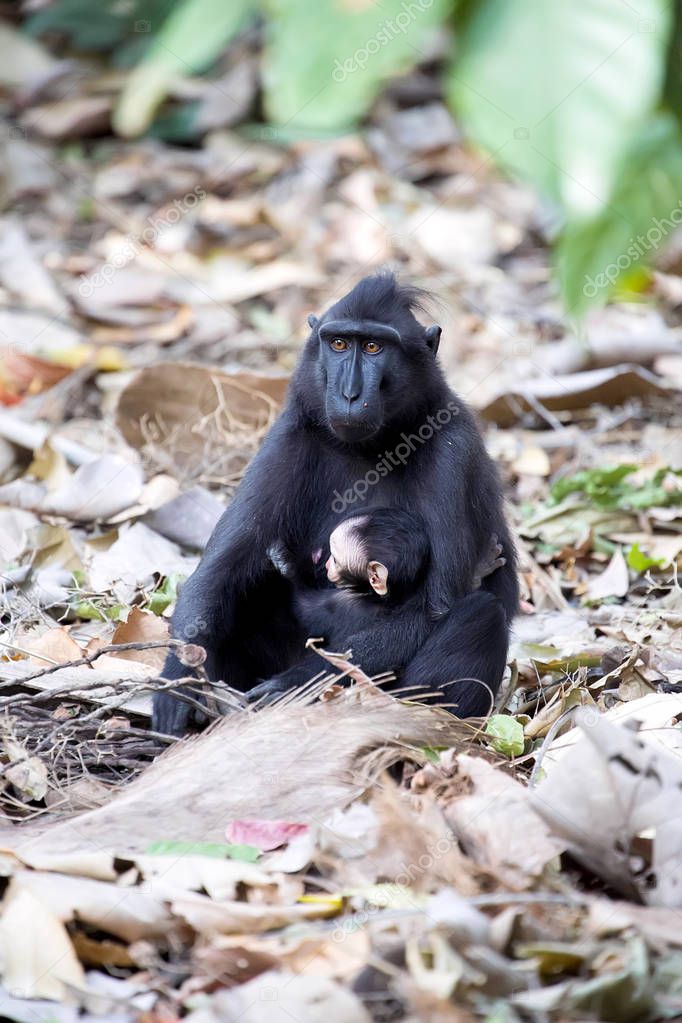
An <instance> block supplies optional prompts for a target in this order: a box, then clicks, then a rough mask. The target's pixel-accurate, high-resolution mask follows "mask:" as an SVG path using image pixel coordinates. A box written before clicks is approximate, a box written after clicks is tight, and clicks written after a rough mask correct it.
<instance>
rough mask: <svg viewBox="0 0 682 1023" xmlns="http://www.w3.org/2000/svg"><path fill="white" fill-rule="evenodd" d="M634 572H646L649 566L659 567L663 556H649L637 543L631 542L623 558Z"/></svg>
mask: <svg viewBox="0 0 682 1023" xmlns="http://www.w3.org/2000/svg"><path fill="white" fill-rule="evenodd" d="M625 560H626V561H627V563H628V565H629V566H630V568H633V569H634V570H635V572H646V571H647V569H649V568H660V567H661V566H662V565H663V563H664V561H665V558H650V557H649V555H648V554H645V553H644V551H643V550H640V546H639V544H638V543H633V545H632V547H631V548H630V550H629V551H628V553H627V557H626V559H625Z"/></svg>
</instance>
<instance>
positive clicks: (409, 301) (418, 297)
mask: <svg viewBox="0 0 682 1023" xmlns="http://www.w3.org/2000/svg"><path fill="white" fill-rule="evenodd" d="M430 301H432V297H431V295H430V294H429V292H428V291H426V290H425V289H423V288H417V287H416V286H415V285H412V284H401V283H400V282H399V281H398V279H397V277H396V276H395V274H393V273H391V272H390V271H384V272H383V273H378V274H373V275H372V276H371V277H364V278H363V279H362V280H361V281H360V282H359V283H358V284H356V285H355V287H354V288H353V290H352V291H349V292H348V294H347V295H346V296H345V297H344V298H342V299H341V300H340V301H339V302H337V303H336V304H335V305H333V306H331V308H330V309H328V310H327V312H326V313H325V314H324V316H323V317H322V319H321V320H320V323H325V322H327V321H329V320H339V319H344V318H346V319H349V320H366V319H367V320H376V321H377V322H379V323H391V324H393V326H395V327H396V329H397V330H398V332H399V334H400V336H401V338H402V340H403V341H404V342H408V343H409V342H410V341H421V340H422V339H423V337H424V329H425V328H424V327H423V326H422V324H421V323H420V322H419V320H418V319H417V318H416V316H415V315H414V314H415V313H422V314H426V313H427V305H428V303H429V302H430Z"/></svg>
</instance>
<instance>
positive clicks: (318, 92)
mask: <svg viewBox="0 0 682 1023" xmlns="http://www.w3.org/2000/svg"><path fill="white" fill-rule="evenodd" d="M449 7H450V4H449V0H382V2H381V3H374V2H371V0H364V2H363V0H360V2H358V0H265V9H266V14H267V26H266V31H267V49H266V54H265V61H264V79H265V104H266V112H267V114H268V117H269V119H270V120H271V121H273V122H274V123H276V124H287V125H289V126H292V127H295V128H300V129H302V130H308V131H311V130H312V131H324V130H330V129H332V130H338V129H344V128H348V127H350V126H352V125H353V124H355V123H356V122H357V121H358V119H359V118H360V117H361V116H362V115H363V114H364V113H365V111H366V110H367V108H368V106H369V105H370V103H371V102H372V100H373V99H374V97H375V95H376V94H377V92H378V91H379V89H380V87H381V84H382V83H383V81H384V80H385V79H386V78H388V77H389V76H391V75H394V74H396V73H397V72H399V71H402V70H405V69H407V68H409V67H411V66H413V65H414V64H416V63H417V61H419V60H420V57H421V51H420V48H421V47H422V44H423V40H424V35H425V33H426V32H427V30H428V29H430V28H432V27H433V26H434V25H437V24H439V23H440V22H441V21H442V20H443V18H444V16H445V13H446V12H447V11H448V10H449Z"/></svg>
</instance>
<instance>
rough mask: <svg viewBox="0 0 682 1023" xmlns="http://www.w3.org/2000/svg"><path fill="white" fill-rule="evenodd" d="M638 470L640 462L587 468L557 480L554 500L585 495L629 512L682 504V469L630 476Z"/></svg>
mask: <svg viewBox="0 0 682 1023" xmlns="http://www.w3.org/2000/svg"><path fill="white" fill-rule="evenodd" d="M638 469H639V466H637V465H617V466H615V467H614V468H611V469H584V470H583V471H582V472H578V473H576V474H575V475H574V476H564V477H563V478H562V479H559V480H557V481H556V483H553V484H552V486H551V488H550V495H551V499H552V501H553V502H555V503H559V502H560V501H563V499H564V498H565V497H568V495H569V494H581V495H583V496H584V497H586V498H587V499H588V501H589V502H590V504H593V505H595V506H597V507H598V508H621V509H623V510H625V511H630V510H632V509H644V508H655V507H658V508H665V507H668V506H675V505H680V504H682V469H671V468H668V467H664V468H661V469H657V470H656V472H655V473H654V474H653V476H651V477H649V478H648V479H645V480H635V481H632V480H630V479H628V477H629V476H632V474H633V473H635V472H637V471H638Z"/></svg>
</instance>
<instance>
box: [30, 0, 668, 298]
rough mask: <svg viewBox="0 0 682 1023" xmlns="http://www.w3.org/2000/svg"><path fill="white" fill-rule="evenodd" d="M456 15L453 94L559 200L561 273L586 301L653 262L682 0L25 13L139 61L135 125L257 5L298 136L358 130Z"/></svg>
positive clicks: (124, 105) (458, 106) (468, 126)
mask: <svg viewBox="0 0 682 1023" xmlns="http://www.w3.org/2000/svg"><path fill="white" fill-rule="evenodd" d="M448 19H450V20H452V22H453V23H454V26H455V30H456V47H455V53H454V56H453V59H452V61H451V62H450V63H449V66H448V67H447V69H446V71H445V83H444V84H445V90H446V95H447V97H448V100H449V102H450V105H451V107H452V108H453V111H454V112H455V114H456V116H457V118H458V120H459V121H460V123H461V124H462V126H463V128H464V130H465V131H466V133H467V134H468V137H469V138H470V139H471V140H472V141H473V142H474V143H476V144H477V145H479V146H480V147H482V148H483V149H484V150H486V151H487V152H488V153H489V154H490V157H491V159H493V160H494V161H495V162H497V163H499V164H500V165H501V166H503V167H504V168H505V169H506V170H507V171H509V172H511V173H512V174H515V175H518V176H520V177H522V178H524V179H525V180H527V181H529V182H530V183H531V184H533V185H535V186H536V187H537V188H538V190H539V191H540V192H541V194H543V195H545V196H547V197H548V198H549V199H550V200H551V201H553V203H554V204H555V206H556V207H557V209H558V211H559V213H560V214H561V216H562V218H563V223H564V228H563V231H562V233H561V235H560V237H559V239H558V241H557V246H556V257H557V272H558V277H559V281H560V284H561V288H562V292H563V296H564V299H565V303H566V308H567V310H568V312H569V313H570V314H573V315H575V316H578V317H579V316H581V315H582V314H583V313H584V312H585V311H586V310H587V308H588V307H589V306H590V305H593V304H597V303H603V302H605V301H606V300H607V299H608V298H609V296H610V295H612V294H613V292H614V288H615V287H616V284H617V281H618V279H619V277H620V276H621V275H623V274H624V273H625V274H628V273H631V272H632V269H633V267H635V268H636V267H638V266H640V265H641V266H642V267H644V266H646V265H647V264H648V263H650V262H651V259H652V256H653V253H654V252H655V251H656V249H657V248H659V247H660V246H661V245H663V244H664V243H665V239H666V238H667V236H668V235H669V234H670V233H671V232H672V229H673V228H674V226H675V225H676V223H677V220H676V219H672V218H671V214H674V217H675V218H676V216H677V214H678V213H679V214H680V215H682V206H680V205H679V202H680V195H681V194H682V125H681V118H682V0H676V2H675V3H674V4H672V5H671V4H669V3H667V2H665V0H640V2H639V3H638V4H637V8H636V9H635V8H633V7H632V5H629V4H614V3H613V0H574V2H573V3H571V4H566V3H564V2H563V0H547V2H546V3H544V4H538V3H537V0H517V2H516V3H514V4H511V3H509V2H508V0H459V2H456V0H385V2H383V3H382V4H381V5H378V4H374V3H363V2H351V0H314V2H313V0H230V2H229V3H225V2H224V0H133V2H130V3H128V4H121V3H120V2H118V0H106V2H102V3H98V4H96V5H91V4H86V2H85V0H54V2H53V3H51V4H50V5H48V6H47V7H46V8H44V9H43V10H41V11H40V12H39V13H37V14H36V15H34V16H33V17H32V18H31V19H30V20H29V23H28V28H29V30H30V31H31V32H33V33H36V34H39V33H44V32H45V31H47V30H52V31H54V30H58V31H59V32H60V33H62V34H64V35H66V36H67V37H68V38H69V39H70V41H71V43H72V44H73V45H74V46H75V47H77V48H81V49H90V50H95V51H100V52H105V51H108V50H109V51H112V52H113V55H114V61H115V62H116V63H117V64H118V65H131V64H134V65H136V66H135V70H134V72H133V74H132V75H131V77H130V79H129V81H128V83H127V85H126V87H125V88H124V90H123V94H122V96H121V99H120V102H119V105H118V109H117V111H116V115H115V119H114V124H115V128H116V130H117V131H118V132H119V133H120V134H122V135H136V134H140V133H141V132H143V131H144V130H146V129H147V128H149V126H150V124H151V123H152V121H153V118H154V114H155V111H156V109H157V108H158V106H159V104H160V103H161V101H162V99H163V98H164V96H165V94H166V92H167V90H168V88H169V85H170V84H171V82H172V81H173V79H174V78H175V77H177V76H178V75H186V74H196V73H199V72H202V71H205V70H207V69H209V68H210V67H211V65H212V64H213V63H214V62H215V60H216V59H217V58H218V57H219V56H220V54H221V53H222V51H223V50H224V49H225V48H226V46H227V45H228V44H229V43H230V42H231V40H232V39H233V38H234V37H235V36H236V35H237V34H238V33H239V31H240V30H241V29H242V28H243V27H244V26H245V25H247V24H250V23H253V22H254V21H258V20H260V21H262V22H263V23H264V34H265V48H264V57H263V63H262V80H263V92H264V112H265V116H266V118H267V119H269V120H270V121H271V122H272V123H273V124H275V125H278V126H282V127H283V128H285V129H286V136H287V137H289V138H290V137H293V136H295V135H296V134H297V133H298V134H310V133H313V134H320V135H322V134H328V133H329V132H339V131H344V130H347V129H349V128H352V127H353V126H354V125H355V124H357V122H358V121H359V120H360V119H361V118H362V116H363V115H364V114H365V113H366V112H367V110H368V108H369V107H370V105H371V103H372V101H373V99H374V98H375V96H376V95H377V94H378V92H379V91H380V89H381V87H382V85H383V84H384V83H385V81H386V80H387V79H388V78H390V77H392V76H395V75H396V74H399V73H401V72H403V71H406V70H408V69H409V68H410V67H411V66H413V65H415V64H418V63H419V62H420V61H422V60H423V52H424V51H423V44H424V41H425V40H426V39H427V36H428V32H429V31H430V30H432V29H433V28H434V27H436V26H438V25H440V24H442V23H443V22H445V21H446V20H448ZM157 124H158V122H157Z"/></svg>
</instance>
